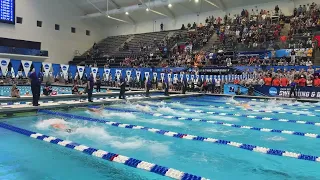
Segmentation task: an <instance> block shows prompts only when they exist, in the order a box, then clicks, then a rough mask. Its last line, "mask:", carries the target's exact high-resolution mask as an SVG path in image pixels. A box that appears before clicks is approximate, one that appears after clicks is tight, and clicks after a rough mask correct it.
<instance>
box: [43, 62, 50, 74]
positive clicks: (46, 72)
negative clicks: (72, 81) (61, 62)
mask: <svg viewBox="0 0 320 180" xmlns="http://www.w3.org/2000/svg"><path fill="white" fill-rule="evenodd" d="M51 66H52V64H51V63H46V62H44V63H42V67H43V70H44V74H45V75H46V76H49V72H50V69H51Z"/></svg>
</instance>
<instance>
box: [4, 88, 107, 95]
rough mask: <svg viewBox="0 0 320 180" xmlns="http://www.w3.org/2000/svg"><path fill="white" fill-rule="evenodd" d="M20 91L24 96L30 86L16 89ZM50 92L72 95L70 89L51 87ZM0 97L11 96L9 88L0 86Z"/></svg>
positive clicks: (81, 89)
mask: <svg viewBox="0 0 320 180" xmlns="http://www.w3.org/2000/svg"><path fill="white" fill-rule="evenodd" d="M17 88H18V89H19V90H20V95H22V96H23V95H26V94H27V93H29V94H32V93H31V87H30V86H18V87H17ZM42 89H43V86H41V91H40V92H41V93H42ZM83 90H84V88H82V87H80V88H79V91H83ZM52 91H56V92H57V93H58V94H71V93H72V87H67V86H66V87H61V86H52ZM93 92H94V93H95V92H96V89H94V90H93ZM101 92H104V93H105V92H106V89H101ZM0 96H11V86H0Z"/></svg>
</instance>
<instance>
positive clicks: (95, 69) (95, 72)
mask: <svg viewBox="0 0 320 180" xmlns="http://www.w3.org/2000/svg"><path fill="white" fill-rule="evenodd" d="M91 72H92V75H93V78H94V79H96V77H97V74H98V68H97V67H92V68H91Z"/></svg>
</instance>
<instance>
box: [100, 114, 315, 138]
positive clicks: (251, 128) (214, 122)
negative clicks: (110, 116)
mask: <svg viewBox="0 0 320 180" xmlns="http://www.w3.org/2000/svg"><path fill="white" fill-rule="evenodd" d="M105 109H106V110H112V111H118V112H129V113H134V112H137V113H143V114H148V115H152V116H155V117H162V118H164V119H176V120H182V121H193V122H201V123H210V124H216V125H222V126H227V127H233V128H240V129H248V130H254V131H260V132H271V133H281V134H289V135H296V136H304V137H310V138H320V135H319V134H314V133H304V132H295V131H290V130H279V129H269V128H259V127H251V126H242V125H238V124H230V123H224V122H221V121H211V120H206V119H199V118H188V117H181V116H172V115H169V114H161V113H148V112H143V111H135V110H123V109H119V108H105Z"/></svg>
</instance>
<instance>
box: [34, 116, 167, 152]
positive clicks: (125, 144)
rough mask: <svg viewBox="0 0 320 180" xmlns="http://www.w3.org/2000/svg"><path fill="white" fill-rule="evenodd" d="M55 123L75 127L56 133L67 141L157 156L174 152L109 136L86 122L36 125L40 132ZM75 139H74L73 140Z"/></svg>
mask: <svg viewBox="0 0 320 180" xmlns="http://www.w3.org/2000/svg"><path fill="white" fill-rule="evenodd" d="M55 123H61V124H68V126H70V127H74V131H73V132H71V133H67V132H64V131H54V134H56V135H58V136H61V137H65V138H66V139H73V138H76V139H83V138H87V139H89V140H91V141H94V142H96V143H99V144H106V145H109V146H111V147H113V148H117V149H145V150H146V151H148V152H149V151H151V153H152V155H155V156H167V155H170V154H171V153H172V152H171V151H170V149H169V146H168V143H160V142H156V141H151V140H146V139H143V138H141V137H137V136H134V137H122V136H114V135H111V134H109V133H108V132H107V131H106V129H104V128H103V127H101V126H100V125H98V126H96V125H95V126H88V125H87V122H86V121H79V122H72V123H71V122H66V121H65V120H64V119H47V120H43V121H39V122H38V123H36V125H35V126H36V128H38V129H40V130H50V126H51V125H52V124H55ZM72 137H73V138H72Z"/></svg>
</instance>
